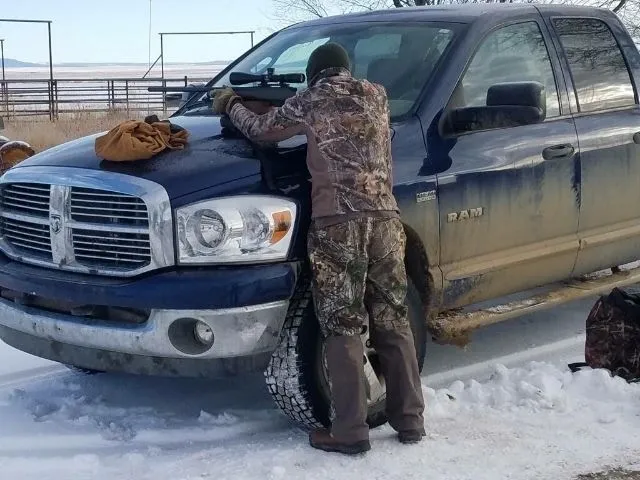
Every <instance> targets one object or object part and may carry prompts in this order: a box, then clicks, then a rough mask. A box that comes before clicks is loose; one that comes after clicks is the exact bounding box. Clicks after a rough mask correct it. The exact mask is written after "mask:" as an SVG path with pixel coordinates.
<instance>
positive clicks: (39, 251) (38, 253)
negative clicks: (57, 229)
mask: <svg viewBox="0 0 640 480" xmlns="http://www.w3.org/2000/svg"><path fill="white" fill-rule="evenodd" d="M3 203H4V202H3ZM0 235H1V236H4V238H5V239H6V241H7V242H8V243H9V244H11V245H12V246H13V247H14V248H15V249H16V251H18V252H20V254H21V255H30V256H33V257H35V258H40V259H43V260H46V261H52V257H51V238H50V236H49V225H42V224H39V223H31V222H25V221H23V220H17V219H16V218H8V217H3V218H0Z"/></svg>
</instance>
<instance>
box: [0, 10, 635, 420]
mask: <svg viewBox="0 0 640 480" xmlns="http://www.w3.org/2000/svg"><path fill="white" fill-rule="evenodd" d="M327 41H336V42H339V43H340V44H342V45H343V46H344V47H345V48H346V49H347V50H348V51H349V54H350V57H351V60H352V66H353V73H354V75H356V76H358V77H366V78H368V79H370V80H371V81H374V82H377V83H380V84H382V85H384V86H385V88H386V90H387V92H388V96H389V102H390V111H391V127H392V130H393V132H392V135H393V140H392V142H393V145H392V149H393V158H394V164H393V168H394V185H395V186H394V189H395V190H394V191H395V194H396V196H397V198H398V202H399V205H400V208H401V210H402V220H403V222H404V225H405V228H406V232H407V237H408V244H407V250H406V264H407V271H408V275H409V279H410V288H409V293H408V296H407V303H408V306H409V312H410V317H411V323H412V328H413V332H414V336H415V341H416V345H417V347H418V348H417V352H418V355H419V362H420V365H422V364H423V361H424V359H425V354H426V345H427V341H428V338H429V337H431V338H433V339H434V340H435V341H437V342H440V343H450V344H456V345H461V344H464V343H466V342H468V341H469V334H470V333H471V332H472V331H473V330H474V329H476V328H478V327H481V326H483V325H487V324H490V323H494V322H498V321H502V320H505V319H507V318H511V317H514V316H516V315H520V314H523V313H526V312H530V311H532V310H537V309H543V308H549V307H551V306H553V305H557V304H559V303H562V302H566V301H569V300H572V299H577V298H582V297H587V296H591V295H593V294H596V293H600V292H604V291H606V290H608V289H610V288H612V287H613V286H621V285H627V284H632V283H636V282H638V281H640V273H639V272H638V270H639V269H637V268H625V265H628V264H630V263H631V262H633V261H635V260H636V259H638V258H639V257H640V209H639V206H640V107H639V104H638V89H639V87H640V83H639V82H640V54H639V53H638V50H637V49H636V47H635V45H634V43H633V41H632V39H631V37H630V35H629V33H628V32H627V31H626V30H625V28H624V27H623V25H622V24H621V22H620V20H619V19H618V18H617V16H615V15H614V14H613V13H611V12H609V11H606V10H600V9H592V8H580V7H575V8H572V7H564V6H534V5H529V4H527V5H524V4H521V5H505V4H498V5H493V6H492V5H475V6H451V7H446V8H441V7H437V8H435V7H429V8H415V9H404V8H403V9H397V10H389V11H376V12H368V13H361V14H352V15H345V16H336V17H331V18H324V19H319V20H315V21H311V22H306V23H301V24H298V25H294V26H291V27H288V28H285V29H283V30H281V31H279V32H277V33H275V34H273V35H271V36H269V37H268V38H266V39H265V40H264V41H262V42H261V43H260V44H258V45H256V46H255V47H254V48H252V49H251V50H250V51H248V52H246V53H245V54H244V55H242V56H241V57H240V58H238V59H237V60H235V61H234V62H233V63H231V64H230V65H229V66H228V67H227V68H226V69H225V70H224V71H222V72H221V73H220V74H219V75H218V76H217V77H216V78H214V79H213V80H211V82H210V83H209V84H207V85H206V90H207V93H202V92H200V93H198V92H196V93H193V94H192V95H191V96H190V97H189V99H188V101H186V103H185V104H184V105H183V106H182V107H180V109H179V110H178V111H177V112H176V113H175V114H174V115H172V117H171V118H170V120H171V122H173V123H175V124H177V125H180V126H181V127H184V128H186V129H187V130H188V131H189V132H190V141H189V144H188V146H187V148H186V149H184V150H182V151H170V152H165V153H162V154H160V155H158V156H157V157H155V158H153V159H151V160H149V161H145V162H139V163H127V164H122V163H111V162H107V161H101V160H100V159H99V158H98V157H96V155H95V151H94V141H95V136H92V137H87V138H82V139H79V140H76V141H72V142H69V143H66V144H63V145H60V146H57V147H55V148H52V149H50V150H47V151H44V152H41V153H39V154H37V155H35V156H33V157H31V158H30V159H28V160H26V161H24V162H23V163H21V164H20V165H18V166H16V167H14V168H12V169H10V170H8V171H7V172H6V173H5V174H4V175H3V176H2V178H1V179H0V194H1V195H0V250H1V253H0V338H2V340H4V341H5V342H6V343H8V344H9V345H12V346H14V347H16V348H18V349H20V350H23V351H25V352H28V353H31V354H33V355H37V356H40V357H44V358H48V359H52V360H55V361H58V362H61V363H63V364H65V365H68V366H70V367H72V368H75V369H77V370H81V371H83V372H87V373H90V372H108V371H122V372H129V373H134V374H145V375H177V376H199V377H212V376H221V375H238V374H242V373H245V372H251V371H264V372H265V376H266V380H267V386H268V388H269V391H270V392H271V393H272V395H273V398H274V400H275V402H276V403H277V404H278V405H279V407H281V408H282V410H283V411H284V412H286V413H287V414H288V415H289V416H290V417H291V418H292V419H294V420H296V421H297V422H299V423H301V424H303V425H307V426H312V425H320V424H327V422H328V409H329V406H328V394H327V392H328V387H327V381H326V370H325V364H324V362H323V342H322V339H321V336H320V335H319V331H318V325H317V322H316V319H315V317H314V308H313V302H312V298H311V293H310V289H309V273H308V268H307V263H306V251H305V245H306V241H305V240H306V238H305V237H306V231H307V227H308V224H309V212H310V205H309V190H310V183H309V172H308V170H307V168H306V164H305V153H306V138H305V137H301V138H299V137H294V138H292V139H290V140H287V141H285V142H281V143H279V144H277V145H271V146H268V147H264V146H257V145H253V144H251V143H250V142H249V141H247V140H246V139H245V138H243V137H242V136H241V135H239V134H238V132H237V131H234V128H233V126H232V125H230V124H229V122H228V119H227V118H226V117H220V116H217V115H215V114H214V113H213V112H212V111H211V95H210V93H208V91H209V90H215V89H216V88H220V87H222V86H225V85H229V84H232V83H233V82H232V79H233V76H234V74H235V75H236V77H237V74H242V75H241V76H244V78H245V79H246V78H247V74H251V75H255V76H260V75H263V74H264V73H265V72H267V73H274V74H287V75H288V74H296V73H299V72H300V71H304V70H303V69H304V65H305V63H306V59H307V58H308V56H309V54H310V53H311V51H312V50H313V49H314V48H316V47H317V46H318V45H321V44H322V43H324V42H327ZM262 78H266V77H262ZM270 78H271V77H270ZM274 78H275V77H274ZM289 78H296V75H292V76H291V75H290V77H289ZM304 87H305V84H304V83H299V84H293V83H291V84H286V85H285V84H282V83H279V84H277V85H273V84H270V83H268V82H267V83H264V82H263V83H261V84H260V85H250V86H249V87H246V88H248V89H251V88H253V89H254V90H252V91H253V92H254V93H255V91H257V90H256V88H257V89H258V90H259V89H262V91H263V93H264V92H267V93H266V94H265V99H266V100H264V99H263V100H264V101H272V103H273V104H277V101H278V98H280V100H282V95H281V94H282V92H283V91H284V92H285V94H286V93H287V92H289V93H288V94H289V95H291V94H293V93H294V92H295V91H296V90H297V89H300V88H304ZM271 89H274V90H271ZM239 91H241V89H240V88H239ZM247 91H248V90H247ZM285 97H286V95H285ZM254 100H255V98H254ZM258 100H260V98H258ZM592 272H600V273H599V274H598V275H591V276H590V275H589V274H590V273H592ZM513 295H516V297H513ZM514 298H515V299H514ZM362 340H363V342H364V343H365V345H366V356H365V358H364V360H363V361H364V370H365V373H366V377H367V384H368V396H369V409H370V411H369V424H370V425H371V426H372V427H373V426H376V425H380V424H382V423H384V422H385V414H384V404H385V387H384V378H383V376H382V374H381V371H380V366H379V361H378V359H377V356H376V351H375V344H372V343H371V341H370V339H369V338H368V333H367V331H366V329H365V330H364V331H363V334H362Z"/></svg>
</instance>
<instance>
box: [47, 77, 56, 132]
mask: <svg viewBox="0 0 640 480" xmlns="http://www.w3.org/2000/svg"><path fill="white" fill-rule="evenodd" d="M47 85H48V87H49V120H51V121H52V122H53V119H54V118H55V116H56V111H55V110H56V107H55V104H54V98H53V80H52V79H49V80H47Z"/></svg>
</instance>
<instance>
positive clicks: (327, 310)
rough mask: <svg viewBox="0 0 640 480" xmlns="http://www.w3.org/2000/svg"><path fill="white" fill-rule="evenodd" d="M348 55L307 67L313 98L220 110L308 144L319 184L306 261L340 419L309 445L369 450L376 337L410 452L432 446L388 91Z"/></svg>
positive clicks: (329, 53)
mask: <svg viewBox="0 0 640 480" xmlns="http://www.w3.org/2000/svg"><path fill="white" fill-rule="evenodd" d="M349 67H350V62H349V57H348V54H347V52H346V51H345V50H344V48H342V47H341V46H339V45H337V44H335V43H330V44H325V45H323V46H320V47H319V48H317V49H316V50H315V51H314V52H313V53H312V55H311V57H310V58H309V63H308V66H307V81H308V88H307V89H306V90H303V91H300V92H298V93H297V94H296V95H295V96H294V97H292V98H289V99H288V100H287V101H286V102H285V103H284V105H283V106H282V107H280V108H274V109H272V110H271V111H269V112H268V113H265V114H263V115H256V114H255V113H253V112H252V111H250V110H249V109H247V108H245V107H244V106H243V105H242V100H241V99H240V98H239V97H238V96H236V95H235V94H234V93H233V91H232V90H230V89H227V90H226V91H222V92H221V93H219V94H218V95H217V96H216V98H215V100H214V108H215V109H216V110H217V111H219V112H223V111H226V113H227V114H228V115H229V118H230V119H231V121H232V122H233V124H234V125H235V126H236V127H237V128H238V129H239V130H240V131H241V132H242V133H243V134H244V135H246V136H247V137H248V138H249V139H251V140H253V141H256V142H273V141H281V140H284V139H286V138H290V137H292V136H294V135H296V134H300V133H305V134H306V136H307V138H308V149H307V165H308V168H309V171H310V173H311V176H312V193H311V196H312V220H313V221H312V225H311V228H310V231H309V236H308V251H309V258H310V263H311V268H312V273H313V293H314V301H315V305H316V313H317V316H318V320H319V323H320V326H321V330H322V333H323V334H324V336H325V342H326V360H327V366H328V371H329V377H330V384H331V395H332V406H333V409H332V410H333V419H332V425H331V430H330V431H328V430H317V431H313V432H311V434H310V443H311V445H312V446H313V447H315V448H319V449H322V450H325V451H334V452H341V453H348V454H355V453H361V452H364V451H367V450H369V449H370V448H371V447H370V443H369V428H368V426H367V423H366V418H367V395H366V386H365V379H364V363H363V358H364V347H363V343H362V340H361V337H360V335H361V334H362V331H363V327H364V326H367V327H370V332H371V335H370V337H371V340H372V341H373V345H374V347H375V348H376V351H377V353H378V355H379V356H380V360H381V366H382V372H383V375H384V378H385V382H386V386H387V413H388V417H389V423H390V424H391V426H392V427H393V428H394V429H395V430H396V431H397V432H398V438H399V440H400V441H401V442H403V443H415V442H417V441H420V440H421V439H422V437H423V436H424V433H425V432H424V420H423V411H424V400H423V396H422V389H421V384H420V376H419V371H418V365H417V360H416V350H415V345H414V343H413V336H412V333H411V328H410V325H409V322H408V319H407V308H406V306H405V303H404V300H405V297H406V292H407V277H406V272H405V267H404V249H405V243H406V237H405V234H404V229H403V226H402V223H401V221H400V219H399V210H398V206H397V204H396V200H395V198H394V196H393V194H392V183H393V182H392V177H391V144H390V129H389V107H388V101H387V96H386V93H385V90H384V88H383V87H381V86H379V85H375V84H372V83H370V82H368V81H366V80H358V79H355V78H354V77H352V76H351V74H350V71H349Z"/></svg>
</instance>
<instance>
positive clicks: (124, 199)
mask: <svg viewBox="0 0 640 480" xmlns="http://www.w3.org/2000/svg"><path fill="white" fill-rule="evenodd" d="M71 218H72V219H73V220H77V221H78V222H85V223H115V224H118V225H136V226H141V227H147V226H148V225H149V218H148V214H147V206H146V205H145V204H144V202H143V201H142V200H141V199H140V198H137V197H133V196H131V195H122V194H120V193H113V192H108V191H104V190H95V189H89V188H80V187H72V188H71Z"/></svg>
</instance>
